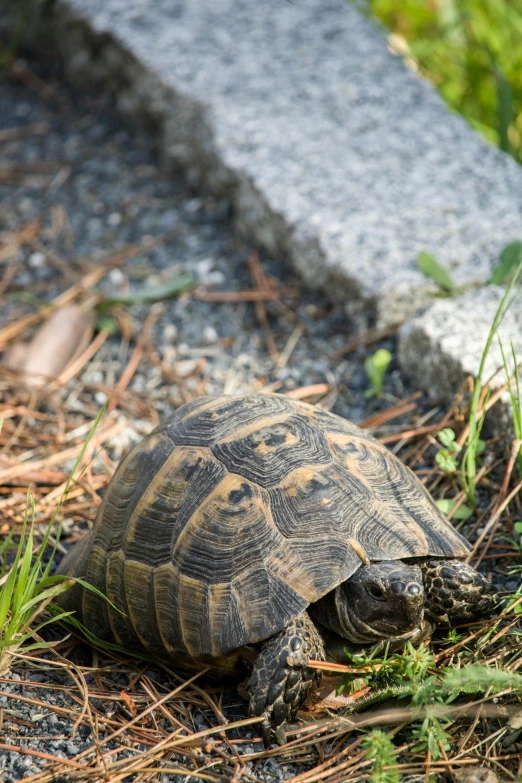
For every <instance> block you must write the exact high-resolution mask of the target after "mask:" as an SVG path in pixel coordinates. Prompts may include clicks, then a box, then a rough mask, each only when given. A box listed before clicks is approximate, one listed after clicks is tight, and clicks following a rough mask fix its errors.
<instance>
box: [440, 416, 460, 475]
mask: <svg viewBox="0 0 522 783" xmlns="http://www.w3.org/2000/svg"><path fill="white" fill-rule="evenodd" d="M437 437H438V439H439V440H440V442H441V443H442V445H443V447H444V448H442V449H439V451H438V452H437V454H436V455H435V462H436V463H437V465H438V466H439V468H441V469H442V470H444V471H445V472H446V473H455V471H456V470H457V467H458V463H457V459H456V456H455V455H456V454H458V453H459V451H460V450H461V446H460V445H459V444H458V443H457V441H456V440H455V433H454V432H453V430H451V429H450V428H449V427H447V428H446V429H444V430H441V431H440V432H439V434H438V435H437Z"/></svg>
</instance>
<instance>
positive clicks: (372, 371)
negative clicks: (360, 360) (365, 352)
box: [364, 348, 392, 397]
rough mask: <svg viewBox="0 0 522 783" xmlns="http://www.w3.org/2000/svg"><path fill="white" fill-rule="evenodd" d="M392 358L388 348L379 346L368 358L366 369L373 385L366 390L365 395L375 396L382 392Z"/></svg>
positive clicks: (365, 363)
mask: <svg viewBox="0 0 522 783" xmlns="http://www.w3.org/2000/svg"><path fill="white" fill-rule="evenodd" d="M391 360H392V355H391V353H390V352H389V351H387V350H386V348H379V350H378V351H375V353H374V354H373V355H372V356H369V357H368V358H367V359H366V361H365V362H364V369H365V370H366V375H367V376H368V379H369V381H370V383H371V385H372V387H371V389H368V390H367V391H366V392H365V397H375V396H376V395H379V394H382V390H383V385H384V376H385V374H386V370H387V368H388V365H389V363H390V362H391Z"/></svg>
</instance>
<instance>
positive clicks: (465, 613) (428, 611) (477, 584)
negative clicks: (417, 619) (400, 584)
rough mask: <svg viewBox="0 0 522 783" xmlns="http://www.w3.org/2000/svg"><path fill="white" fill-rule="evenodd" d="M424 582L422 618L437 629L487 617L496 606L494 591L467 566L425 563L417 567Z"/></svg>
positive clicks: (447, 561) (438, 561) (462, 564)
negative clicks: (419, 568)
mask: <svg viewBox="0 0 522 783" xmlns="http://www.w3.org/2000/svg"><path fill="white" fill-rule="evenodd" d="M419 565H420V567H421V569H422V576H423V581H424V594H425V598H424V607H425V609H424V614H425V616H426V617H427V618H428V619H429V620H433V622H435V623H436V624H437V625H446V626H449V625H456V624H458V623H466V622H471V621H472V620H477V619H479V618H481V617H487V616H488V615H489V614H490V613H491V611H492V609H493V607H494V606H495V590H494V588H493V585H492V584H491V583H490V582H488V580H487V579H486V578H485V577H484V576H482V574H479V572H478V571H476V570H475V569H474V568H473V567H472V566H470V565H469V564H468V563H462V562H460V561H459V560H428V561H427V562H425V563H419Z"/></svg>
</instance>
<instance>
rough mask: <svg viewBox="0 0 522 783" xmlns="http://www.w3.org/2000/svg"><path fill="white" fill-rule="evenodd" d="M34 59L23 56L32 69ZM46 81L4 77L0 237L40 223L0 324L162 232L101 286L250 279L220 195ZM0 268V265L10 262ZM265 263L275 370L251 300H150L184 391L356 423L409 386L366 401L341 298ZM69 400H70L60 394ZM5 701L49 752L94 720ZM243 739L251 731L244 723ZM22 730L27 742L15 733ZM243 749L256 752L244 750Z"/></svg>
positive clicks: (34, 693) (151, 378)
mask: <svg viewBox="0 0 522 783" xmlns="http://www.w3.org/2000/svg"><path fill="white" fill-rule="evenodd" d="M35 68H36V66H35V65H34V64H31V69H32V70H35ZM45 78H46V84H47V88H46V87H44V86H43V85H40V86H38V89H37V90H35V89H31V88H29V87H27V86H26V85H24V84H23V83H20V82H19V81H11V80H8V79H6V78H4V79H2V80H1V81H0V140H1V139H2V136H1V134H2V131H4V130H6V129H13V128H18V129H20V131H21V132H20V133H18V134H17V135H16V137H14V138H13V139H12V140H9V139H8V138H7V139H4V140H3V141H1V147H0V149H1V156H2V167H3V169H2V170H3V171H4V176H3V177H2V180H1V181H0V231H1V232H2V234H3V238H4V239H5V238H6V237H7V236H8V235H9V232H16V231H19V230H20V228H21V227H22V226H24V225H26V224H27V223H28V222H29V221H30V220H32V219H34V218H38V219H40V221H41V226H42V228H41V232H40V237H39V242H40V246H38V247H37V249H35V246H34V244H33V245H32V246H24V247H22V248H21V250H20V254H19V264H18V266H17V270H16V274H15V276H14V278H13V280H12V281H11V283H10V286H9V294H8V295H7V296H6V297H5V298H4V300H3V302H2V311H1V314H0V322H1V321H2V320H4V319H7V318H9V317H13V315H14V313H15V312H16V314H17V315H18V316H21V315H23V314H25V313H29V312H33V311H34V301H32V300H30V301H28V302H27V303H24V301H23V299H21V297H23V295H27V294H28V293H30V294H31V296H32V297H35V296H36V297H37V298H39V299H42V300H49V299H51V298H52V297H54V296H56V295H57V294H59V293H60V292H61V291H63V290H64V288H67V287H68V286H69V285H71V284H72V283H73V282H74V281H75V279H76V278H77V277H78V275H79V274H80V273H83V272H85V270H86V269H87V268H88V267H89V265H94V264H95V263H96V260H99V259H102V258H105V257H107V256H108V255H109V254H112V253H115V252H117V251H118V249H121V248H123V247H125V246H126V245H129V244H131V243H136V242H142V241H143V240H144V238H146V237H158V236H161V235H163V234H169V235H170V238H169V239H167V240H166V241H165V242H163V243H162V244H161V245H158V246H157V247H155V248H154V249H153V250H150V251H147V252H146V253H140V254H138V256H137V257H135V258H133V259H132V260H130V261H129V262H128V263H126V264H125V265H124V266H123V267H122V269H121V270H120V269H116V270H114V271H113V272H111V274H110V275H109V276H108V278H107V279H106V280H105V281H104V282H103V284H102V286H101V287H102V288H103V289H104V290H105V291H106V292H107V293H119V292H122V291H127V290H132V291H135V290H140V289H141V288H142V287H143V286H144V285H154V284H156V283H158V282H160V281H161V280H162V279H164V278H165V273H167V275H170V274H172V273H173V272H175V271H176V270H180V271H183V270H191V271H193V272H195V274H196V275H197V278H198V281H199V282H200V283H201V285H203V286H204V287H205V288H207V289H208V290H213V291H241V290H248V289H252V288H253V287H254V286H253V282H252V278H251V275H250V273H249V270H248V258H249V255H250V253H251V250H252V249H251V248H249V247H247V246H245V245H244V244H242V243H240V242H238V241H237V240H236V239H235V238H234V237H233V236H232V235H231V234H230V232H229V229H228V227H227V204H226V203H225V202H220V201H215V200H213V199H210V198H201V197H195V196H194V195H193V194H191V193H190V192H189V191H188V190H187V188H186V186H185V184H184V183H183V180H182V178H181V177H179V176H175V175H166V173H165V172H164V171H162V170H161V168H160V167H159V166H158V163H157V160H156V157H155V155H154V149H153V144H152V142H151V139H150V138H149V137H148V135H147V134H145V133H144V132H141V131H135V132H132V131H131V130H130V129H129V128H128V127H124V126H122V125H121V124H120V122H119V121H118V118H117V117H115V116H114V115H113V113H112V111H111V106H110V105H108V104H107V103H106V102H104V100H103V99H96V98H95V97H92V96H91V97H87V98H85V97H80V98H77V97H76V96H73V94H72V93H71V92H69V91H68V89H67V88H66V87H65V86H64V85H63V84H61V83H60V82H57V83H55V82H54V81H53V80H52V78H51V77H49V75H48V74H46V75H45ZM49 87H50V88H51V89H49ZM57 258H58V259H59V258H61V259H63V260H64V263H62V264H60V262H59V261H57ZM2 268H3V269H4V270H5V266H4V267H0V269H2ZM263 269H264V271H265V273H266V274H268V275H269V276H270V277H272V278H273V279H274V280H275V281H276V282H277V283H278V284H279V285H280V286H282V287H299V288H300V295H299V298H298V300H297V301H294V302H291V301H289V300H285V304H284V305H279V304H278V305H274V304H271V303H269V304H267V312H268V318H269V322H270V326H271V329H272V331H273V336H274V341H275V344H276V346H277V348H278V350H279V352H280V354H283V356H284V353H285V348H286V352H287V354H288V351H289V347H290V345H292V343H295V347H294V348H293V350H292V352H291V353H290V354H289V355H288V359H287V361H286V362H285V366H284V367H281V368H279V369H278V368H276V367H275V366H274V361H273V360H272V358H271V356H270V353H269V352H268V350H267V347H266V340H265V333H264V331H263V329H262V328H261V327H260V325H259V321H258V319H257V317H256V312H255V306H254V305H253V304H251V303H246V302H239V303H237V302H236V303H217V304H216V303H209V302H204V301H198V300H195V299H193V298H192V297H190V296H189V295H187V296H181V297H179V298H177V299H173V300H170V301H167V302H163V303H162V305H161V306H160V308H159V309H160V311H161V312H160V315H159V317H158V320H157V321H156V324H155V326H154V333H153V344H154V347H155V349H156V350H157V351H158V353H159V355H160V356H161V358H162V360H163V362H164V363H168V364H169V365H170V366H171V367H172V371H173V373H174V375H175V376H177V377H179V378H181V379H183V383H182V385H183V388H184V389H185V390H186V392H187V391H188V392H189V393H193V394H195V393H208V394H210V393H216V392H217V393H219V392H227V393H233V392H240V391H249V390H256V389H260V388H262V387H263V386H266V385H267V384H273V385H274V388H277V390H278V391H282V392H284V391H287V390H290V389H294V388H297V387H301V386H306V385H309V384H316V383H328V384H330V386H331V388H332V393H331V394H330V396H329V398H327V400H326V403H327V404H328V405H329V406H333V410H335V411H336V412H338V413H340V414H342V415H344V416H347V417H350V418H352V419H353V420H355V421H359V420H361V419H362V418H364V417H365V416H367V415H369V414H371V413H372V412H374V411H376V410H378V409H379V408H380V407H383V405H389V404H390V400H392V401H393V399H395V398H402V397H404V395H405V394H407V393H408V390H407V389H406V388H405V387H404V385H403V381H402V379H401V377H400V375H399V373H398V371H397V370H396V369H395V367H394V365H393V364H392V365H391V366H390V372H389V373H388V377H387V381H386V397H385V400H384V401H383V400H372V401H368V400H366V399H365V397H364V391H365V389H366V388H367V387H368V380H367V377H366V374H365V372H364V367H363V363H364V358H365V356H366V355H367V351H366V352H365V351H364V350H357V351H354V352H353V353H351V354H350V355H349V358H348V359H347V360H346V361H345V360H342V359H341V360H338V359H337V360H335V359H330V358H329V355H330V354H332V353H333V352H335V351H338V350H340V349H342V348H343V347H344V346H345V345H346V344H347V339H348V335H350V334H352V333H353V332H354V331H355V330H356V325H355V324H350V321H349V320H348V318H347V317H346V315H345V312H344V309H343V307H342V306H341V305H328V304H326V303H325V302H324V300H323V299H322V298H321V297H320V296H317V295H315V294H314V293H312V292H310V291H307V290H305V289H303V288H302V286H301V285H300V281H299V280H297V279H296V278H295V277H294V276H293V275H292V274H291V272H290V271H289V270H288V269H287V268H285V265H284V263H283V262H282V260H281V259H263ZM64 271H65V274H64ZM0 279H1V278H0ZM148 312H149V309H147V308H144V307H138V306H133V307H131V308H130V310H129V313H130V315H131V317H132V327H133V330H134V332H135V334H139V332H140V328H141V325H142V324H143V320H144V318H145V317H146V315H147V313H148ZM296 338H298V339H297V340H296ZM289 340H290V341H291V342H290V345H289ZM375 347H388V348H389V349H390V350H391V351H392V352H393V349H394V342H393V340H392V339H389V340H384V341H380V342H379V343H378V345H376V346H375ZM375 347H372V350H374V349H375ZM100 353H101V355H98V357H97V359H98V361H96V362H95V363H93V364H94V367H93V369H89V370H88V371H87V372H86V373H85V374H84V378H83V380H84V382H89V381H90V382H92V383H101V382H102V381H103V382H106V383H107V384H108V385H111V384H113V383H114V379H115V378H117V377H118V375H119V372H121V367H122V366H123V365H124V363H125V362H126V360H127V359H128V356H127V355H126V354H125V355H122V354H121V344H120V340H119V339H114V340H112V341H109V342H108V343H106V345H105V346H104V348H103V349H102V352H100ZM131 388H132V389H133V390H134V391H136V392H138V393H141V394H144V395H147V398H148V399H149V401H150V400H153V402H154V405H155V407H156V409H157V410H158V412H159V414H160V415H161V416H164V415H167V414H168V413H169V412H171V411H172V410H173V409H174V407H175V406H176V405H177V404H179V402H181V401H182V399H180V397H179V395H180V391H179V384H174V385H169V384H166V383H165V382H164V381H163V380H162V376H161V374H160V373H159V371H158V370H157V369H156V368H155V367H152V366H150V365H147V364H146V363H145V362H144V363H142V365H141V366H140V368H139V370H138V372H137V373H136V375H135V376H134V378H133V380H132V384H131ZM95 397H96V402H97V403H98V404H101V403H102V402H103V401H104V399H105V395H104V393H103V392H98V393H97V394H95ZM69 407H70V408H74V403H73V402H71V400H69ZM125 445H126V443H125V442H122V443H119V444H116V445H115V444H114V443H113V445H112V451H111V456H112V457H118V456H119V453H118V449H120V450H121V448H124V447H125ZM18 671H19V672H20V674H18V673H15V674H12V675H11V676H10V681H9V682H2V683H1V686H0V691H2V692H3V693H4V694H6V693H16V694H20V695H25V696H26V697H27V696H30V697H31V698H35V699H39V700H41V701H43V702H48V703H49V704H51V705H52V704H56V705H60V704H63V700H64V699H66V697H65V696H64V692H63V691H62V690H60V689H53V690H49V689H48V688H46V687H44V686H45V685H47V684H49V683H54V684H55V685H64V684H67V685H70V679H69V678H68V675H66V674H64V673H63V672H60V671H58V672H56V671H53V669H52V667H51V668H50V669H46V670H44V671H36V672H35V671H31V670H28V669H27V668H25V667H23V668H22V669H21V670H20V669H19V670H18ZM20 676H21V677H22V680H23V683H20ZM31 683H34V685H31ZM127 683H128V677H127V675H122V682H121V684H122V687H124V686H125V685H127ZM228 702H229V704H228V712H227V715H228V717H231V718H232V717H242V716H244V712H242V706H241V704H240V703H239V700H238V699H237V698H235V699H234V698H233V697H232V696H229V697H228ZM0 706H2V707H3V709H4V726H3V730H2V733H3V739H2V741H6V740H7V741H9V738H11V739H13V741H15V742H16V743H19V744H21V745H24V746H25V747H31V748H32V749H35V750H37V751H40V752H47V753H51V754H53V755H54V756H58V757H74V756H75V755H76V754H77V753H78V752H81V751H82V750H83V749H84V748H85V747H87V746H88V745H89V744H90V743H91V742H92V736H91V734H90V730H89V729H87V728H84V727H80V728H79V730H78V732H77V734H76V735H75V737H74V739H73V738H72V737H71V728H72V724H71V721H69V720H67V719H65V718H63V717H61V716H60V715H59V714H57V713H53V712H52V711H49V710H48V709H45V707H42V706H35V705H31V704H30V703H28V702H24V701H17V700H13V699H12V697H10V698H8V697H7V696H6V695H0ZM208 719H209V716H208V715H206V716H205V714H204V713H203V712H202V713H201V714H200V715H199V716H198V715H196V716H194V720H195V722H196V725H197V726H198V727H200V728H203V727H204V726H205V725H206V724H207V723H208ZM244 736H245V738H247V737H248V736H254V735H253V734H251V735H249V734H248V732H247V733H245V735H244ZM22 738H27V739H26V741H25V742H24V743H22V742H21V740H22ZM244 750H245V752H249V751H250V752H252V748H251V747H250V748H249V746H248V745H246V746H245V748H244ZM122 753H123V754H125V751H122ZM46 763H48V762H47V761H46V760H45V759H43V758H35V757H32V756H29V755H20V754H18V753H11V752H8V751H0V774H1V776H2V781H3V783H10V781H13V780H18V779H21V778H24V777H27V776H29V775H31V774H36V772H37V771H38V770H39V769H41V768H42V767H44V766H45V764H46ZM304 768H306V765H300V764H297V765H296V764H291V765H284V766H282V765H281V764H280V763H279V762H278V761H277V760H273V759H268V760H266V761H264V762H263V763H261V764H259V763H258V764H257V765H256V767H255V769H254V768H253V767H252V766H251V767H250V772H251V774H253V775H254V777H257V778H258V779H259V778H260V779H263V780H267V781H273V780H281V779H285V778H287V777H291V776H293V775H295V774H297V773H298V772H299V771H302V769H304ZM180 779H181V778H180ZM183 779H185V778H183Z"/></svg>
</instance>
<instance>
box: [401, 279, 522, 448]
mask: <svg viewBox="0 0 522 783" xmlns="http://www.w3.org/2000/svg"><path fill="white" fill-rule="evenodd" d="M503 294H504V289H503V288H500V287H498V286H485V287H484V288H481V289H479V290H477V291H470V292H468V293H466V294H464V295H463V296H460V297H458V298H456V299H439V300H438V301H437V302H435V303H434V304H432V305H431V306H430V307H428V308H427V310H426V311H425V312H423V313H420V314H419V315H417V316H415V317H413V318H411V319H410V320H409V321H408V322H407V323H405V324H403V326H402V327H401V329H400V332H399V361H400V364H401V367H402V369H403V370H404V371H405V372H406V373H407V374H408V375H409V376H410V378H411V379H412V381H413V383H414V385H417V386H418V387H419V388H421V389H424V390H425V391H427V392H428V393H430V394H432V395H433V396H436V397H440V398H441V399H442V400H445V401H447V402H450V401H451V400H452V398H453V396H454V395H455V394H456V393H457V392H458V391H459V390H461V389H462V388H463V387H464V384H465V382H466V379H467V378H468V377H469V376H471V377H472V378H473V379H476V377H477V375H478V372H479V367H480V362H481V359H482V354H483V351H484V347H485V345H486V342H487V339H488V334H489V330H490V328H491V325H492V323H493V320H494V318H495V313H496V312H497V308H498V306H499V304H500V301H501V299H502V296H503ZM499 338H500V340H501V342H502V345H503V348H504V353H505V356H506V360H507V363H508V366H509V370H510V372H511V373H512V372H513V369H514V367H513V361H512V360H511V343H513V347H514V349H515V354H516V356H517V359H518V361H519V362H522V296H520V295H519V296H518V297H517V298H516V299H515V300H514V303H513V304H512V305H511V307H510V309H509V310H508V311H507V313H506V315H505V316H504V319H503V320H502V323H501V325H500V328H499V329H498V333H497V335H496V336H495V337H494V339H493V342H492V344H491V348H490V351H489V353H488V355H487V359H486V363H485V366H484V372H483V376H482V382H483V383H485V382H489V385H490V387H491V389H492V390H493V391H496V390H498V389H499V388H500V387H502V386H503V385H504V384H505V383H506V375H505V371H504V369H503V364H502V354H501V350H500V345H499ZM488 419H489V422H490V424H491V427H492V429H493V430H494V431H496V432H498V433H503V432H505V431H506V429H508V430H509V429H511V408H510V401H509V394H508V392H507V391H506V392H505V393H504V394H502V396H501V397H500V399H499V401H498V403H496V404H495V406H494V407H493V408H492V409H491V413H490V414H489V416H488Z"/></svg>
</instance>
